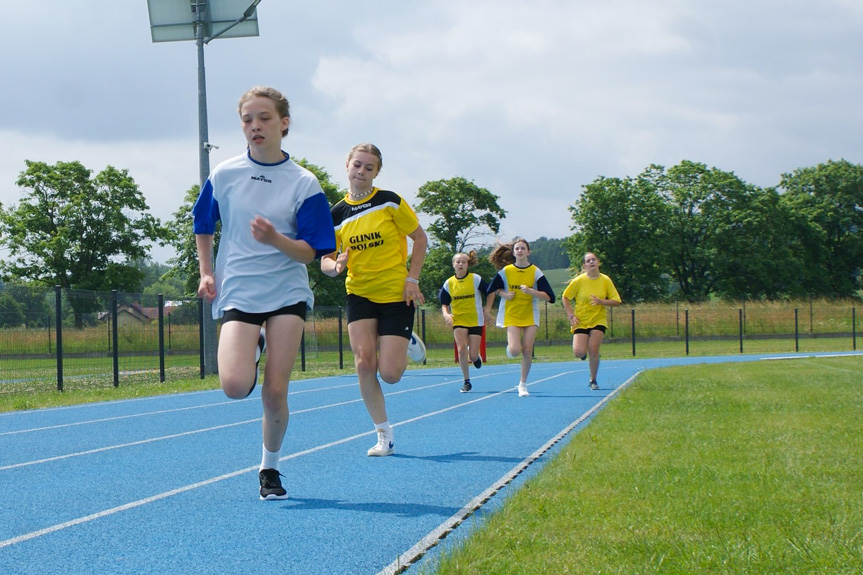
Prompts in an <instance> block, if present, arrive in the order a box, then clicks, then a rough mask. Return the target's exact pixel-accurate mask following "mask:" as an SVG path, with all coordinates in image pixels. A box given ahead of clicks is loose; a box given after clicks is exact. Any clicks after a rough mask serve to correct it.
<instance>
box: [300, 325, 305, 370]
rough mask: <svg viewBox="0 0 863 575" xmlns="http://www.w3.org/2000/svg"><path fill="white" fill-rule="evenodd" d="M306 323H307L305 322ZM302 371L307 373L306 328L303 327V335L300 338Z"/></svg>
mask: <svg viewBox="0 0 863 575" xmlns="http://www.w3.org/2000/svg"><path fill="white" fill-rule="evenodd" d="M304 323H305V322H304ZM300 371H303V372H304V371H306V328H305V326H304V327H303V335H301V336H300Z"/></svg>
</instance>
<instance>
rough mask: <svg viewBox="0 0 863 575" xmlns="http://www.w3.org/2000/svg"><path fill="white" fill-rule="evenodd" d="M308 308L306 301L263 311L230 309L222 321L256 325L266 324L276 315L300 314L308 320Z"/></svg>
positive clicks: (303, 318) (304, 319)
mask: <svg viewBox="0 0 863 575" xmlns="http://www.w3.org/2000/svg"><path fill="white" fill-rule="evenodd" d="M307 309H308V306H307V305H306V302H304V301H301V302H300V303H295V304H293V305H286V306H285V307H283V308H279V309H277V310H275V311H266V312H263V313H249V312H245V311H240V310H238V309H229V310H226V311H225V315H224V316H222V323H223V324H225V323H228V322H229V321H241V322H243V323H251V324H254V325H264V322H265V321H267V320H268V319H269V318H271V317H273V316H276V315H298V316H300V317H301V318H302V320H303V321H306V311H307Z"/></svg>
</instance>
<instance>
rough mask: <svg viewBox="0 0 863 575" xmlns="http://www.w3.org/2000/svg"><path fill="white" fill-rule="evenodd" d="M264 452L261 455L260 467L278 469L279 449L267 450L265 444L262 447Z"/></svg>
mask: <svg viewBox="0 0 863 575" xmlns="http://www.w3.org/2000/svg"><path fill="white" fill-rule="evenodd" d="M263 450H264V453H263V456H262V457H261V469H275V470H276V471H278V470H279V454H280V453H281V452H280V451H268V450H267V448H266V446H264V447H263Z"/></svg>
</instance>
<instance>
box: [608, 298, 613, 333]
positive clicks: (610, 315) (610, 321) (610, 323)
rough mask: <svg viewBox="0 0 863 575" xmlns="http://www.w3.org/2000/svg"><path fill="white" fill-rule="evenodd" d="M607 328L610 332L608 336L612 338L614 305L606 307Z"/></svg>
mask: <svg viewBox="0 0 863 575" xmlns="http://www.w3.org/2000/svg"><path fill="white" fill-rule="evenodd" d="M608 329H609V331H610V332H611V333H610V334H609V336H610V337H611V338H612V339H614V306H611V307H609V308H608Z"/></svg>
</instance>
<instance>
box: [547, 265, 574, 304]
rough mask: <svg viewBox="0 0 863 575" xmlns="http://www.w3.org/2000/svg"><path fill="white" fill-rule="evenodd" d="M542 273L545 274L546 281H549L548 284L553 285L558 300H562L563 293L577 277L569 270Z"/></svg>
mask: <svg viewBox="0 0 863 575" xmlns="http://www.w3.org/2000/svg"><path fill="white" fill-rule="evenodd" d="M539 269H542V268H539ZM542 273H543V274H545V279H547V280H548V283H549V284H551V289H553V290H554V295H556V296H557V297H558V298H560V294H562V293H563V290H564V288H565V287H566V285H567V284H568V283H569V280H571V279H572V278H574V277H575V274H573V273H572V272H571V271H569V269H568V268H557V269H554V270H545V269H543V270H542Z"/></svg>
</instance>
